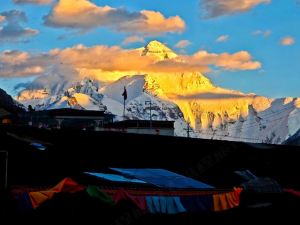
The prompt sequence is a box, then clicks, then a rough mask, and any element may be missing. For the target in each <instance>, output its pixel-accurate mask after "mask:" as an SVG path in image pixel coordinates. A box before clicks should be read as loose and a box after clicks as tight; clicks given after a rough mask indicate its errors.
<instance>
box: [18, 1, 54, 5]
mask: <svg viewBox="0 0 300 225" xmlns="http://www.w3.org/2000/svg"><path fill="white" fill-rule="evenodd" d="M13 2H14V3H16V4H38V5H47V4H50V3H51V2H52V0H13Z"/></svg>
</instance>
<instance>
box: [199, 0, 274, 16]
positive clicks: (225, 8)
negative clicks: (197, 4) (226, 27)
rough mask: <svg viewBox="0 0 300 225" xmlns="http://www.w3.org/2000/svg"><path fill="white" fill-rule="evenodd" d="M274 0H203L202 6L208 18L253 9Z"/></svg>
mask: <svg viewBox="0 0 300 225" xmlns="http://www.w3.org/2000/svg"><path fill="white" fill-rule="evenodd" d="M271 1H272V0H202V1H201V6H202V8H203V10H204V12H205V17H206V18H214V17H219V16H224V15H232V14H236V13H240V12H246V11H249V10H251V9H252V8H254V7H256V6H257V5H260V4H263V3H265V4H268V3H271Z"/></svg>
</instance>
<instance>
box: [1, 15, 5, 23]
mask: <svg viewBox="0 0 300 225" xmlns="http://www.w3.org/2000/svg"><path fill="white" fill-rule="evenodd" d="M4 20H5V16H1V15H0V23H3V22H4Z"/></svg>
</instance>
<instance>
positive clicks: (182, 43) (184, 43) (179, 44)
mask: <svg viewBox="0 0 300 225" xmlns="http://www.w3.org/2000/svg"><path fill="white" fill-rule="evenodd" d="M191 44H192V43H191V42H190V41H189V40H181V41H178V42H177V44H176V45H175V47H176V48H180V49H184V48H186V47H188V46H189V45H191Z"/></svg>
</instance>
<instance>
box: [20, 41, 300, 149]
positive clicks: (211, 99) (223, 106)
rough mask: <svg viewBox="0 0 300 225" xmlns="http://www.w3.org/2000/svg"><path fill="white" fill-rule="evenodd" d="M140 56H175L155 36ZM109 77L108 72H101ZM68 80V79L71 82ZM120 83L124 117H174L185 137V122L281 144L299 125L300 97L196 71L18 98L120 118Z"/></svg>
mask: <svg viewBox="0 0 300 225" xmlns="http://www.w3.org/2000/svg"><path fill="white" fill-rule="evenodd" d="M138 51H140V52H141V57H143V56H144V55H149V54H150V55H151V57H155V58H156V59H157V60H165V59H170V58H175V59H176V57H177V55H176V53H174V52H172V50H171V49H169V48H168V47H166V46H165V45H163V44H162V43H159V42H157V41H154V42H150V43H149V44H148V45H147V46H146V47H144V48H141V49H138ZM105 76H107V74H105ZM69 83H70V82H69ZM124 87H126V89H127V94H128V99H127V101H126V110H125V114H126V117H127V118H129V119H149V115H150V108H149V107H150V106H149V105H146V102H147V101H151V103H152V107H151V111H152V119H154V120H173V121H175V133H176V135H179V136H186V134H187V133H186V130H185V128H186V127H187V121H189V122H190V124H191V126H192V128H193V132H192V133H191V136H192V137H201V138H209V139H223V140H234V141H248V142H266V143H277V144H279V143H282V142H284V141H285V140H286V139H288V138H289V137H290V136H293V135H294V134H295V133H296V132H297V131H298V130H299V129H300V99H297V98H284V99H270V98H266V97H262V96H257V95H255V94H244V93H241V92H238V91H233V90H227V89H223V88H220V87H217V86H215V85H214V84H213V83H212V82H211V81H210V80H209V79H208V78H207V77H205V76H204V75H203V74H201V73H197V72H194V73H193V72H183V73H182V72H180V73H158V72H157V73H152V74H142V75H130V76H128V75H125V74H124V76H123V77H121V78H120V79H118V80H115V81H113V82H110V83H107V84H105V85H102V86H101V85H100V84H99V82H97V81H93V80H90V79H89V78H86V79H84V80H83V81H81V82H79V83H77V84H75V85H73V87H71V88H70V87H69V88H67V89H66V90H65V89H62V90H60V91H58V89H55V94H53V93H52V92H51V90H40V89H27V90H24V91H23V92H21V93H20V94H19V96H18V97H17V100H19V101H20V102H22V103H23V104H25V105H28V104H31V105H33V106H35V107H36V108H37V109H52V108H62V107H71V108H82V109H92V110H97V109H100V108H101V107H106V108H107V111H108V112H111V113H113V114H115V115H117V116H118V118H119V119H123V118H122V115H123V97H122V95H121V94H122V92H123V89H124Z"/></svg>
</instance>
